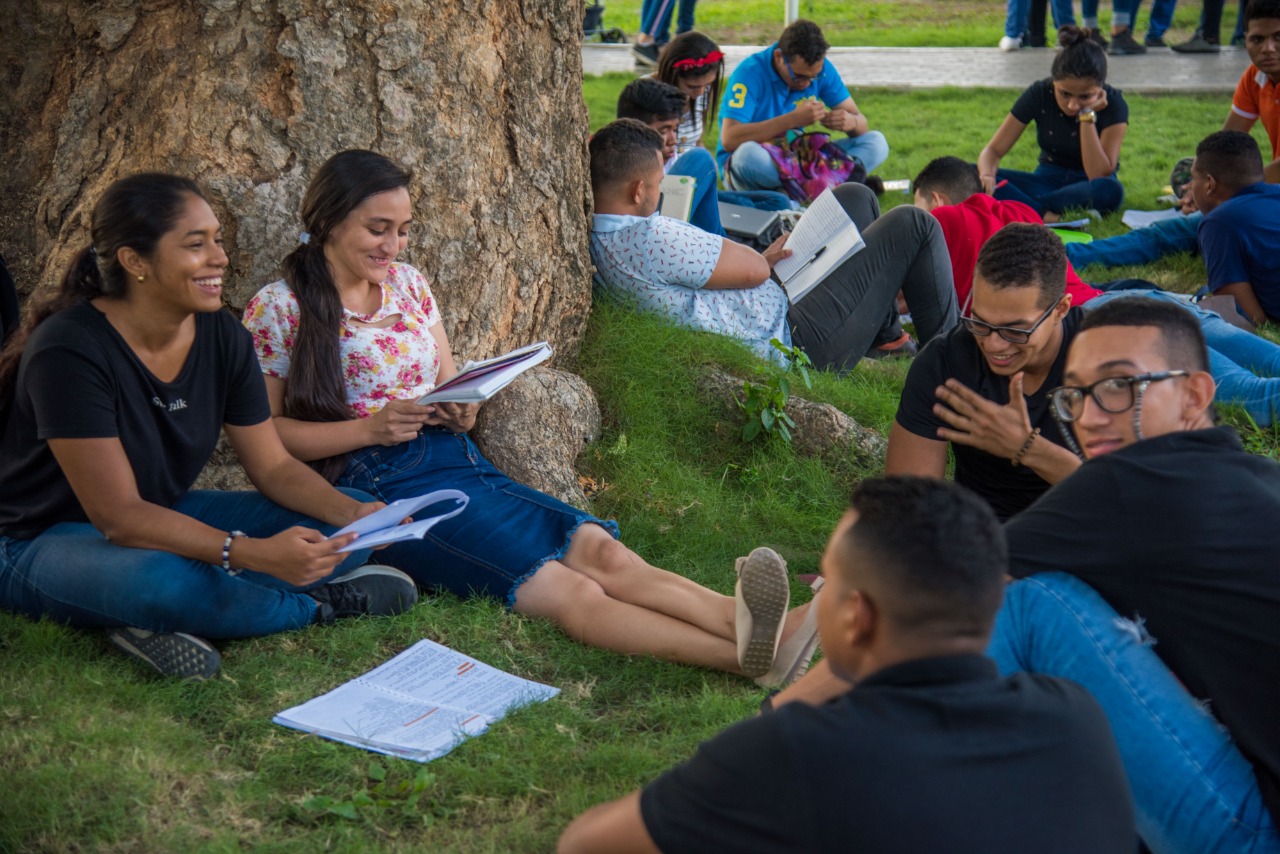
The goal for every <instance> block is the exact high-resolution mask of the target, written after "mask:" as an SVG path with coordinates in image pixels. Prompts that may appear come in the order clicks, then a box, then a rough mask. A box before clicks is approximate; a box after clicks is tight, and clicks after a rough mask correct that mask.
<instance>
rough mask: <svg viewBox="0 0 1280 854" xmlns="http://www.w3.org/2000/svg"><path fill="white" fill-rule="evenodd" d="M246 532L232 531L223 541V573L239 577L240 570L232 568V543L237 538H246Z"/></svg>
mask: <svg viewBox="0 0 1280 854" xmlns="http://www.w3.org/2000/svg"><path fill="white" fill-rule="evenodd" d="M246 536H248V534H246V533H245V532H244V531H232V532H231V533H229V534H227V538H226V539H225V540H223V541H222V571H223V572H225V573H226V574H227V575H239V574H240V570H238V569H232V568H231V541H232V540H234V539H235V538H236V537H246Z"/></svg>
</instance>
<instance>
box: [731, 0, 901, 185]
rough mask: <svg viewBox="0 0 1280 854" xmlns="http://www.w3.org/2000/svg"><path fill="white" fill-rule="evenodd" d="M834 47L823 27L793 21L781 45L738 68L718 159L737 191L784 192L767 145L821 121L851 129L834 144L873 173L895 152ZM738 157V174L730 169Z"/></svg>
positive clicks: (735, 166) (734, 167) (832, 127)
mask: <svg viewBox="0 0 1280 854" xmlns="http://www.w3.org/2000/svg"><path fill="white" fill-rule="evenodd" d="M829 47H830V45H829V44H827V41H826V39H825V38H823V36H822V30H820V29H819V28H818V25H817V24H815V23H813V22H812V21H805V20H798V21H793V22H792V23H791V24H790V25H788V26H787V28H786V29H785V30H783V31H782V35H781V36H780V37H779V38H778V41H777V42H776V43H774V44H773V45H772V46H771V47H768V48H765V49H764V50H762V51H760V52H759V53H753V54H752V55H751V56H748V57H747V58H746V59H744V60H743V61H742V62H741V63H739V64H738V67H737V68H736V69H734V72H733V74H732V75H731V76H730V77H729V83H728V85H727V86H726V87H725V93H724V100H723V102H722V103H721V105H720V141H719V143H718V144H717V148H716V162H717V164H718V165H719V167H720V171H721V174H723V175H724V176H725V179H726V181H729V180H731V182H732V184H733V187H734V188H735V189H738V190H776V189H778V188H779V187H780V186H781V185H782V181H781V179H780V178H779V176H778V168H777V166H775V165H774V162H773V158H772V157H770V156H769V153H768V152H767V151H766V150H765V149H763V148H761V147H760V145H759V143H762V142H773V141H774V140H777V139H779V138H782V137H786V136H787V135H788V134H789V133H791V132H793V131H803V130H804V128H806V127H808V126H809V125H811V124H814V123H820V124H821V125H822V126H823V127H825V128H828V129H830V130H835V131H844V132H845V133H847V134H848V137H847V138H846V139H839V140H833V142H834V143H835V144H836V145H838V146H839V147H840V148H842V149H844V151H845V152H846V153H847V154H849V155H851V156H853V157H855V158H856V159H857V160H858V162H860V163H861V164H862V166H863V168H864V169H866V170H867V173H868V174H870V173H871V172H872V171H874V170H875V168H876V167H877V166H879V165H880V164H881V163H883V162H884V161H885V158H887V157H888V156H889V143H888V142H886V141H885V138H884V134H882V133H880V132H879V131H874V130H870V129H869V126H868V124H867V117H866V116H864V115H863V114H862V113H861V112H859V111H858V105H857V104H855V103H854V101H853V96H852V95H850V94H849V89H848V88H847V87H846V86H845V85H844V81H842V80H841V79H840V74H839V72H837V71H836V70H835V68H834V67H833V66H832V65H831V63H829V62H827V59H826V55H827V49H828V48H829ZM730 154H732V155H733V158H732V167H731V174H730V173H726V172H725V169H726V165H727V164H728V163H729V160H730Z"/></svg>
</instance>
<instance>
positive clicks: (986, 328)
mask: <svg viewBox="0 0 1280 854" xmlns="http://www.w3.org/2000/svg"><path fill="white" fill-rule="evenodd" d="M972 302H973V291H969V296H968V298H966V299H965V301H964V308H963V309H962V310H961V311H960V323H962V324H963V325H964V328H965V329H968V330H969V332H970V333H972V334H973V335H976V336H977V337H978V338H986V337H987V336H988V335H990V334H991V333H992V332H994V333H996V334H997V335H999V336H1000V337H1001V338H1003V339H1004V340H1006V341H1008V342H1009V343H1010V344H1026V343H1027V342H1028V341H1030V340H1031V336H1032V335H1033V334H1034V333H1035V331H1036V330H1037V329H1039V328H1040V324H1042V323H1044V322H1045V321H1046V320H1048V319H1049V315H1051V314H1053V310H1054V309H1055V308H1057V307H1058V303H1059V302H1061V300H1055V301H1054V303H1053V305H1051V306H1049V307H1048V308H1047V309H1045V312H1044V314H1042V315H1040V319H1039V320H1037V321H1036V322H1035V323H1033V324H1031V328H1030V329H1019V328H1018V327H1016V326H996V325H995V324H993V323H987V322H986V321H985V320H978V319H977V318H975V317H970V316H969V305H970V303H972Z"/></svg>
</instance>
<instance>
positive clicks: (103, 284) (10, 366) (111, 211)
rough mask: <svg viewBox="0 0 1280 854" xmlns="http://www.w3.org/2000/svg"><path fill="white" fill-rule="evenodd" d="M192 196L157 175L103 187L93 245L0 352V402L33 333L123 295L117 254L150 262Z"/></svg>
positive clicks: (189, 189)
mask: <svg viewBox="0 0 1280 854" xmlns="http://www.w3.org/2000/svg"><path fill="white" fill-rule="evenodd" d="M192 196H195V197H196V198H200V199H203V198H204V193H202V192H201V191H200V187H199V186H197V185H196V183H195V182H194V181H192V180H191V179H189V178H181V177H179V176H177V175H166V174H164V173H161V172H141V173H138V174H136V175H130V176H128V177H127V178H121V179H120V180H118V181H115V182H114V183H112V184H111V186H109V187H107V189H106V191H105V192H104V193H103V194H102V197H101V198H99V199H98V203H97V204H96V205H94V207H93V218H92V224H91V225H90V229H89V236H90V238H91V239H92V241H93V242H92V243H91V244H90V245H88V246H86V247H85V248H84V249H82V250H80V252H79V253H77V254H76V256H75V258H73V259H72V260H71V266H69V267H68V268H67V271H66V273H65V274H64V275H63V277H62V284H61V286H60V287H59V288H58V291H57V293H55V294H53V295H52V296H49V297H47V298H45V299H43V300H41V301H40V302H38V303H35V304H33V305H32V306H31V307H30V309H29V310H28V312H27V317H26V320H25V321H24V323H23V324H22V326H21V327H19V329H18V331H17V333H15V334H14V336H13V337H12V338H10V339H9V340H7V341H6V342H5V346H4V350H3V352H0V402H2V401H5V400H8V398H9V397H10V395H11V394H12V391H13V386H14V383H15V381H16V380H17V373H18V362H19V360H20V359H21V358H22V349H23V348H24V347H25V346H26V343H27V339H29V338H30V337H31V333H32V332H34V331H35V328H36V327H37V326H39V325H40V324H41V323H43V322H44V321H46V320H48V319H49V317H51V316H52V315H54V314H56V313H58V312H59V311H62V310H63V309H65V308H70V307H72V306H73V305H76V304H77V303H80V302H83V301H84V300H88V299H94V298H96V297H118V296H123V295H125V294H126V293H127V292H128V290H129V274H128V273H127V272H126V271H125V269H124V266H123V265H121V263H120V258H119V257H118V256H119V252H120V250H121V249H124V248H126V247H128V248H129V249H132V250H133V251H134V252H137V253H138V254H139V255H141V256H142V257H143V258H151V256H152V255H153V254H154V253H155V250H156V245H157V244H158V243H159V242H160V238H162V237H164V235H165V234H166V233H167V232H169V231H170V230H171V229H172V228H173V225H174V222H176V221H177V219H178V217H179V216H181V215H182V211H183V208H184V206H185V205H186V203H187V200H188V199H189V198H190V197H192Z"/></svg>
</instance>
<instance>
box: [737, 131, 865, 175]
mask: <svg viewBox="0 0 1280 854" xmlns="http://www.w3.org/2000/svg"><path fill="white" fill-rule="evenodd" d="M832 142H834V143H835V144H836V145H838V146H839V147H840V148H841V149H843V150H844V152H845V153H846V154H848V155H849V156H850V157H856V158H857V159H858V162H859V163H861V164H862V168H864V169H866V170H867V174H871V173H872V172H874V171H875V169H876V167H877V166H879V165H880V164H881V163H884V161H885V160H886V159H888V157H889V142H888V140H886V139H885V138H884V134H882V133H881V132H880V131H878V130H869V131H867V132H866V133H864V134H863V135H862V136H851V137H847V138H845V139H832ZM729 171H730V172H731V173H732V175H731V178H732V184H733V189H735V190H776V189H778V188H779V187H781V186H782V179H781V178H779V177H778V167H777V165H776V164H775V163H774V162H773V158H772V157H770V156H769V152H767V151H765V150H764V148H763V147H762V146H761V145H760V143H758V142H744V143H742V145H739V146H738V148H737V150H736V151H734V152H733V155H732V157H731V159H730V161H729Z"/></svg>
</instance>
